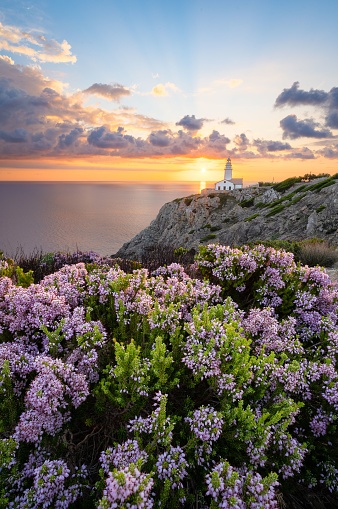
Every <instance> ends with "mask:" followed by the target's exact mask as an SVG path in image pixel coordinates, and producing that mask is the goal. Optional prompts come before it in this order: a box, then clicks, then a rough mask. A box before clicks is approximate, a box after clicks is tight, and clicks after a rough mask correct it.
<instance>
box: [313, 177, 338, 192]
mask: <svg viewBox="0 0 338 509" xmlns="http://www.w3.org/2000/svg"><path fill="white" fill-rule="evenodd" d="M335 183H336V181H335V180H334V179H333V178H332V177H330V178H328V179H325V180H322V181H321V182H317V183H316V184H312V185H311V186H309V187H308V190H309V191H317V192H319V191H321V190H322V189H324V187H328V186H333V185H334V184H335Z"/></svg>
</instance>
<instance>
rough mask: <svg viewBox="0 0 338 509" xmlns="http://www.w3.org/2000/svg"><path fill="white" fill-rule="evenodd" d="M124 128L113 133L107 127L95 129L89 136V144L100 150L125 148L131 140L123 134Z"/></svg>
mask: <svg viewBox="0 0 338 509" xmlns="http://www.w3.org/2000/svg"><path fill="white" fill-rule="evenodd" d="M123 131H124V129H123V127H119V128H118V129H117V131H115V132H111V131H109V129H108V128H107V127H105V126H102V127H99V128H98V129H94V130H93V131H92V132H91V133H90V134H89V136H88V138H87V140H88V143H89V144H91V145H94V146H95V147H99V148H113V149H121V148H125V147H126V146H127V145H128V143H129V140H128V139H127V138H126V137H125V135H124V134H123Z"/></svg>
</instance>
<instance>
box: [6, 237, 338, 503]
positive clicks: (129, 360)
mask: <svg viewBox="0 0 338 509" xmlns="http://www.w3.org/2000/svg"><path fill="white" fill-rule="evenodd" d="M0 276H1V277H0V393H1V396H0V437H1V439H0V508H1V509H5V508H6V509H9V508H13V509H40V508H41V509H42V508H55V509H67V508H74V509H76V508H84V509H87V508H88V509H113V508H121V509H122V508H125V509H127V508H128V509H129V508H130V509H143V508H146V509H150V508H152V507H154V508H179V507H182V508H194V509H198V508H200V509H206V508H210V509H215V508H225V509H226V508H235V509H246V508H247V509H274V508H278V507H280V508H283V507H284V508H285V507H289V506H288V505H286V503H287V502H288V501H290V500H292V499H293V498H294V499H296V498H297V496H298V500H299V502H298V503H299V505H298V507H300V508H301V507H315V505H312V506H310V505H309V506H306V505H301V504H302V502H301V499H302V496H299V494H302V493H307V494H308V493H311V496H312V501H315V499H316V500H317V499H318V500H322V502H321V503H322V505H321V506H320V507H323V508H325V507H335V505H333V504H334V502H335V501H336V500H337V499H338V444H337V415H338V366H337V360H338V328H337V321H338V311H337V310H338V308H337V303H338V288H336V287H335V286H334V285H332V284H331V282H330V279H329V277H328V276H327V274H326V273H325V272H324V270H323V269H321V268H319V267H315V268H309V267H307V266H305V267H303V266H301V265H300V264H299V263H298V264H296V263H295V261H294V258H293V255H292V254H291V253H287V252H285V251H283V250H276V249H274V248H271V247H264V246H263V245H259V246H255V247H251V248H249V247H242V248H241V249H233V248H229V247H225V246H219V245H209V246H205V247H201V248H200V252H199V254H198V255H197V256H196V260H195V263H194V264H193V265H192V266H189V267H186V268H185V269H184V268H183V267H182V266H181V265H179V264H177V263H173V264H171V265H169V266H167V267H159V268H157V269H156V270H154V271H153V272H151V273H149V272H148V270H146V269H144V268H139V269H136V270H134V271H132V272H130V273H127V272H124V271H123V270H122V269H121V268H120V267H119V266H117V265H116V266H114V267H112V266H110V265H109V264H107V263H106V262H105V260H101V259H100V258H99V257H97V258H95V259H89V261H88V260H87V263H84V262H78V263H73V264H71V265H69V264H66V265H63V266H61V267H60V268H59V270H57V271H55V272H54V273H52V274H49V275H46V276H45V277H44V278H43V279H42V280H41V281H40V282H39V283H36V284H33V283H32V274H30V273H25V272H24V271H23V270H22V269H20V268H18V267H14V265H13V263H12V262H11V261H9V260H5V259H4V258H3V259H2V260H0ZM303 500H304V497H303ZM325 501H327V503H326V502H325Z"/></svg>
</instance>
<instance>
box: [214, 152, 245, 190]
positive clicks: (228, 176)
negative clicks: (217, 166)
mask: <svg viewBox="0 0 338 509" xmlns="http://www.w3.org/2000/svg"><path fill="white" fill-rule="evenodd" d="M242 187H243V179H238V178H237V179H234V178H232V163H231V159H230V157H228V159H227V162H226V165H225V168H224V180H220V182H216V184H215V189H216V191H232V190H233V189H242Z"/></svg>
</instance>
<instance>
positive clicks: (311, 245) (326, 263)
mask: <svg viewBox="0 0 338 509" xmlns="http://www.w3.org/2000/svg"><path fill="white" fill-rule="evenodd" d="M299 259H300V261H301V263H302V264H304V265H309V266H310V267H314V266H316V265H320V266H322V267H332V265H334V264H335V263H336V262H337V261H338V251H337V249H335V248H333V247H331V246H330V245H329V244H328V243H327V242H323V241H315V242H306V241H304V242H302V243H301V244H300V251H299Z"/></svg>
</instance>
